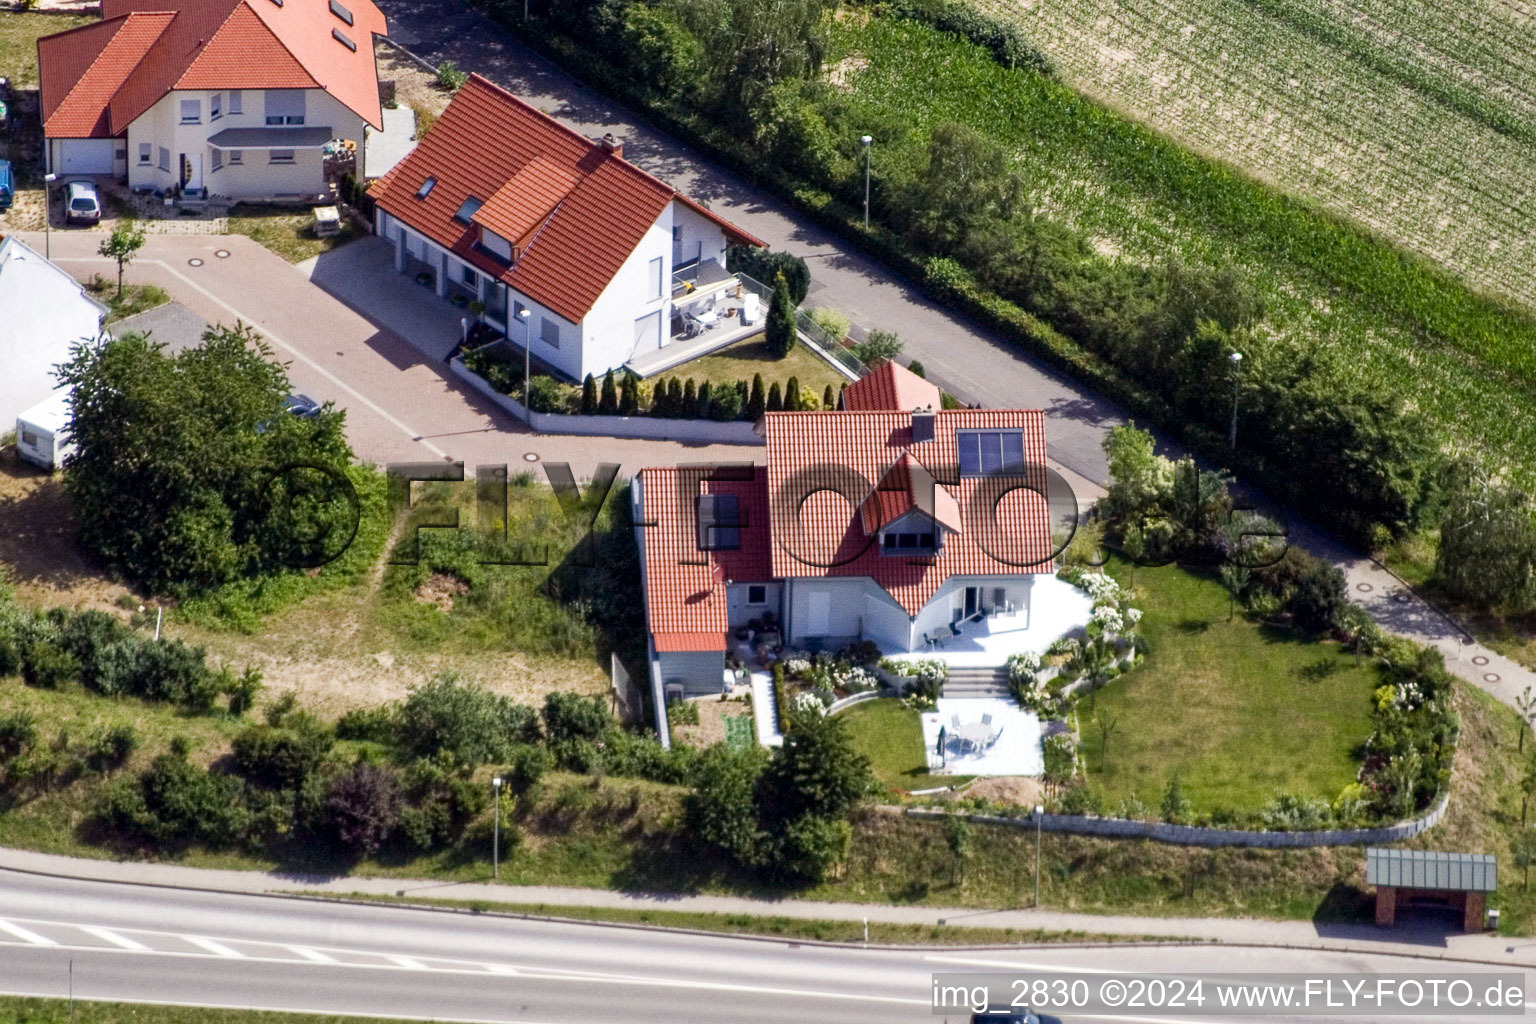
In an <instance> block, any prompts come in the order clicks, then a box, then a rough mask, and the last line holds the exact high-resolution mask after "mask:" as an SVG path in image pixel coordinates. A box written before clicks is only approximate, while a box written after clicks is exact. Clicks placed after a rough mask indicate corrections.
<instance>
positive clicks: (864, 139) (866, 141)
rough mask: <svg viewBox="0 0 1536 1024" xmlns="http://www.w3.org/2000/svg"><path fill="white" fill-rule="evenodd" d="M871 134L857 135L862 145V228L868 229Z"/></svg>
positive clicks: (873, 139)
mask: <svg viewBox="0 0 1536 1024" xmlns="http://www.w3.org/2000/svg"><path fill="white" fill-rule="evenodd" d="M874 141H875V137H874V136H873V135H861V136H859V142H860V143H862V144H863V146H864V230H865V231H868V230H869V151H870V147H871V146H872V145H873V144H874Z"/></svg>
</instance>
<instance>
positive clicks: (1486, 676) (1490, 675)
mask: <svg viewBox="0 0 1536 1024" xmlns="http://www.w3.org/2000/svg"><path fill="white" fill-rule="evenodd" d="M1483 680H1484V681H1485V682H1489V683H1496V682H1498V681H1499V674H1498V673H1497V672H1484V673H1483Z"/></svg>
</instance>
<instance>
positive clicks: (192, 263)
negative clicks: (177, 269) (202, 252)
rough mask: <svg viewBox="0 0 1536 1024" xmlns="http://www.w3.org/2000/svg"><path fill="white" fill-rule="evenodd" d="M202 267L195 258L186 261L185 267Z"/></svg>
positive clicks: (199, 261) (201, 262)
mask: <svg viewBox="0 0 1536 1024" xmlns="http://www.w3.org/2000/svg"><path fill="white" fill-rule="evenodd" d="M202 265H203V261H202V260H200V259H198V258H197V257H196V256H193V257H192V258H191V259H189V260H187V266H189V267H200V266H202Z"/></svg>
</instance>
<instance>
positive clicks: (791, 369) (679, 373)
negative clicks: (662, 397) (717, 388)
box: [653, 335, 849, 399]
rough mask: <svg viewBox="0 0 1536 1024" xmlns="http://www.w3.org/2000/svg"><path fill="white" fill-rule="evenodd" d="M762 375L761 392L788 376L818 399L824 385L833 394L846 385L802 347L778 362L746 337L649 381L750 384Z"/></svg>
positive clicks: (758, 341) (762, 344) (760, 339)
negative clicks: (753, 379) (797, 379)
mask: <svg viewBox="0 0 1536 1024" xmlns="http://www.w3.org/2000/svg"><path fill="white" fill-rule="evenodd" d="M755 373H760V374H762V375H763V389H764V391H766V390H767V389H768V388H770V387H772V386H773V383H774V381H778V383H779V387H780V388H782V387H783V386H784V385H785V384H786V383H787V382H788V381H789V378H791V377H798V378H799V379H800V389H801V391H809V392H810V393H811V394H814V395H815V396H816V397H817V398H818V399H819V398H821V397H822V392H823V391H825V390H826V387H827V385H828V384H830V385H832V394H833V395H836V394H837V393H838V392H839V391H840V390H842V386H843V385H844V384H847V383H849V380H848V378H847V377H844V376H843V375H842V374H841V373H839V372H837V371H836V370H834V369H833V368H832V366H831V364H830V363H828V362H827V361H826V360H825V359H823V358H821V357H820V356H818V355H817V354H816V353H814V352H812V351H811V350H810V349H808V348H806V347H805V346H804V345H796V346H795V347H794V348H793V349H792V350H790V353H789V355H787V356H785V357H784V358H782V359H779V358H776V357H775V356H774V355H773V353H772V352H770V351H768V343H767V342H765V341H764V340H763V337H762V335H758V336H757V337H755V338H747V339H745V340H743V341H738V342H736V343H735V344H732V345H727V346H726V347H725V348H723V349H720V350H719V351H718V352H712V353H710V354H709V355H707V356H700V357H699V358H698V359H695V360H693V361H692V362H688V363H684V364H683V365H681V366H675V367H673V368H672V369H670V370H667V371H666V372H665V373H662V374H660V375H659V376H658V377H656V378H653V380H666V379H667V378H669V377H676V378H677V379H678V380H683V381H686V380H687V379H688V378H689V377H692V378H693V379H694V381H695V382H696V383H700V382H703V381H706V380H707V381H709V382H711V383H712V384H719V383H721V382H724V381H737V380H744V381H747V382H748V383H751V381H752V375H753V374H755Z"/></svg>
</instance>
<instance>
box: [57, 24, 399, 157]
mask: <svg viewBox="0 0 1536 1024" xmlns="http://www.w3.org/2000/svg"><path fill="white" fill-rule="evenodd" d="M343 2H344V3H345V5H346V7H347V9H348V11H349V12H350V13H351V14H352V20H353V24H352V25H350V26H349V25H347V24H346V23H345V22H344V21H342V20H341V19H340V18H338V17H336V16H335V15H334V14H332V13H331V11H330V7H329V5H328V3H327V2H325V0H291V2H289V3H285V4H283V5H281V6H279V5H277V4H275V3H271V2H266V0H261V2H258V0H102V21H101V23H99V24H98V25H90V26H86V27H85V28H83V29H75V30H72V31H68V32H60V33H58V34H56V35H52V36H45V37H44V38H42V39H40V40H38V44H37V51H38V64H39V66H40V69H41V78H42V83H43V84H42V104H43V121H44V131H45V133H46V134H47V135H49V136H50V137H54V138H83V137H91V138H102V137H110V136H120V135H122V134H123V132H125V131H126V130H127V128H128V125H129V124H131V123H132V122H133V121H134V120H135V119H136V118H138V117H139V116H140V115H141V114H143V113H144V112H145V111H146V110H148V109H149V108H150V107H152V106H154V105H155V104H156V103H158V102H159V101H160V100H161V98H162V97H164V96H165V95H166V93H168V92H170V91H172V90H175V89H196V90H222V89H253V90H254V89H316V88H323V89H325V90H326V91H327V92H328V93H330V94H331V95H332V96H334V97H335V98H336V99H337V100H338V101H339V102H341V103H342V104H343V105H345V106H346V107H347V108H349V109H350V110H352V111H353V112H355V113H356V114H357V115H358V116H359V117H361V118H362V119H363V120H364V121H366V122H368V123H369V124H371V125H373V126H374V127H376V128H377V127H380V126H381V125H382V118H381V116H380V105H379V90H378V75H377V72H376V70H375V68H374V62H373V37H374V35H386V34H387V31H388V30H387V29H386V27H385V24H384V15H383V14H381V13H380V12H379V9H378V8H377V7H375V6H374V5H373V3H372V0H343ZM109 26H110V27H109ZM332 29H339V30H340V31H341V32H343V33H345V34H346V36H347V37H348V38H349V39H351V40H352V41H353V42H355V43H356V44H357V49H356V50H355V51H354V50H351V49H348V48H347V47H346V46H344V45H343V44H342V43H340V42H338V41H337V40H336V39H335V38H334V37H333V36H332V35H331V30H332ZM98 65H100V66H99V67H98ZM358 141H361V140H358Z"/></svg>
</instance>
